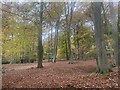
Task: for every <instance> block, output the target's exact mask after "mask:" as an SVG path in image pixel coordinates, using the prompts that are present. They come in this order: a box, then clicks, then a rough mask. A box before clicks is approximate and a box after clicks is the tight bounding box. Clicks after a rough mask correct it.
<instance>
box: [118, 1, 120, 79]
mask: <svg viewBox="0 0 120 90" xmlns="http://www.w3.org/2000/svg"><path fill="white" fill-rule="evenodd" d="M118 66H120V1H119V3H118ZM119 77H120V75H119Z"/></svg>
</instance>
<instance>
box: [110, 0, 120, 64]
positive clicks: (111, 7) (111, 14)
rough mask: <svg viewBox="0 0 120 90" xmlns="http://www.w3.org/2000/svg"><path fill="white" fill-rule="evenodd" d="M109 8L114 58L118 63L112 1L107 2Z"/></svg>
mask: <svg viewBox="0 0 120 90" xmlns="http://www.w3.org/2000/svg"><path fill="white" fill-rule="evenodd" d="M109 8H110V17H111V23H112V35H113V47H114V58H115V60H116V64H117V65H118V31H117V23H116V14H115V11H114V7H113V2H109Z"/></svg>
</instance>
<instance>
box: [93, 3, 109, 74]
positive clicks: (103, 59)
mask: <svg viewBox="0 0 120 90" xmlns="http://www.w3.org/2000/svg"><path fill="white" fill-rule="evenodd" d="M101 5H102V2H93V4H92V8H93V16H94V27H95V42H96V51H97V56H98V57H97V63H98V70H99V72H100V73H103V74H104V73H107V72H108V71H109V67H108V62H107V56H106V50H105V44H104V31H103V28H102V27H103V21H102V17H101Z"/></svg>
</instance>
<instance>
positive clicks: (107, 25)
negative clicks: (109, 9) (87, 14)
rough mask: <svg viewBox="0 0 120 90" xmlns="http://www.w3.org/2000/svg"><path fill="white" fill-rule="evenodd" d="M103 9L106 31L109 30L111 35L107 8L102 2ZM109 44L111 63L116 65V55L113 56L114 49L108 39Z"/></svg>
mask: <svg viewBox="0 0 120 90" xmlns="http://www.w3.org/2000/svg"><path fill="white" fill-rule="evenodd" d="M102 9H103V16H104V21H105V23H104V29H105V31H106V32H107V35H108V36H109V35H110V33H109V32H110V31H109V22H108V20H107V17H106V13H105V9H104V5H103V3H102ZM107 46H108V47H109V49H110V57H111V58H110V59H111V60H112V61H111V63H110V64H112V66H115V64H116V63H115V58H114V56H113V51H112V49H113V48H112V45H111V43H110V42H109V41H108V42H107Z"/></svg>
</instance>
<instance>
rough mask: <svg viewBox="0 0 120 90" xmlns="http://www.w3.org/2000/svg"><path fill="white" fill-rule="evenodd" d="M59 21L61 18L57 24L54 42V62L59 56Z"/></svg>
mask: <svg viewBox="0 0 120 90" xmlns="http://www.w3.org/2000/svg"><path fill="white" fill-rule="evenodd" d="M59 20H60V18H59V19H58V20H57V22H56V27H55V28H56V29H55V38H54V39H55V41H54V57H53V61H52V62H56V56H57V46H58V29H59Z"/></svg>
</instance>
